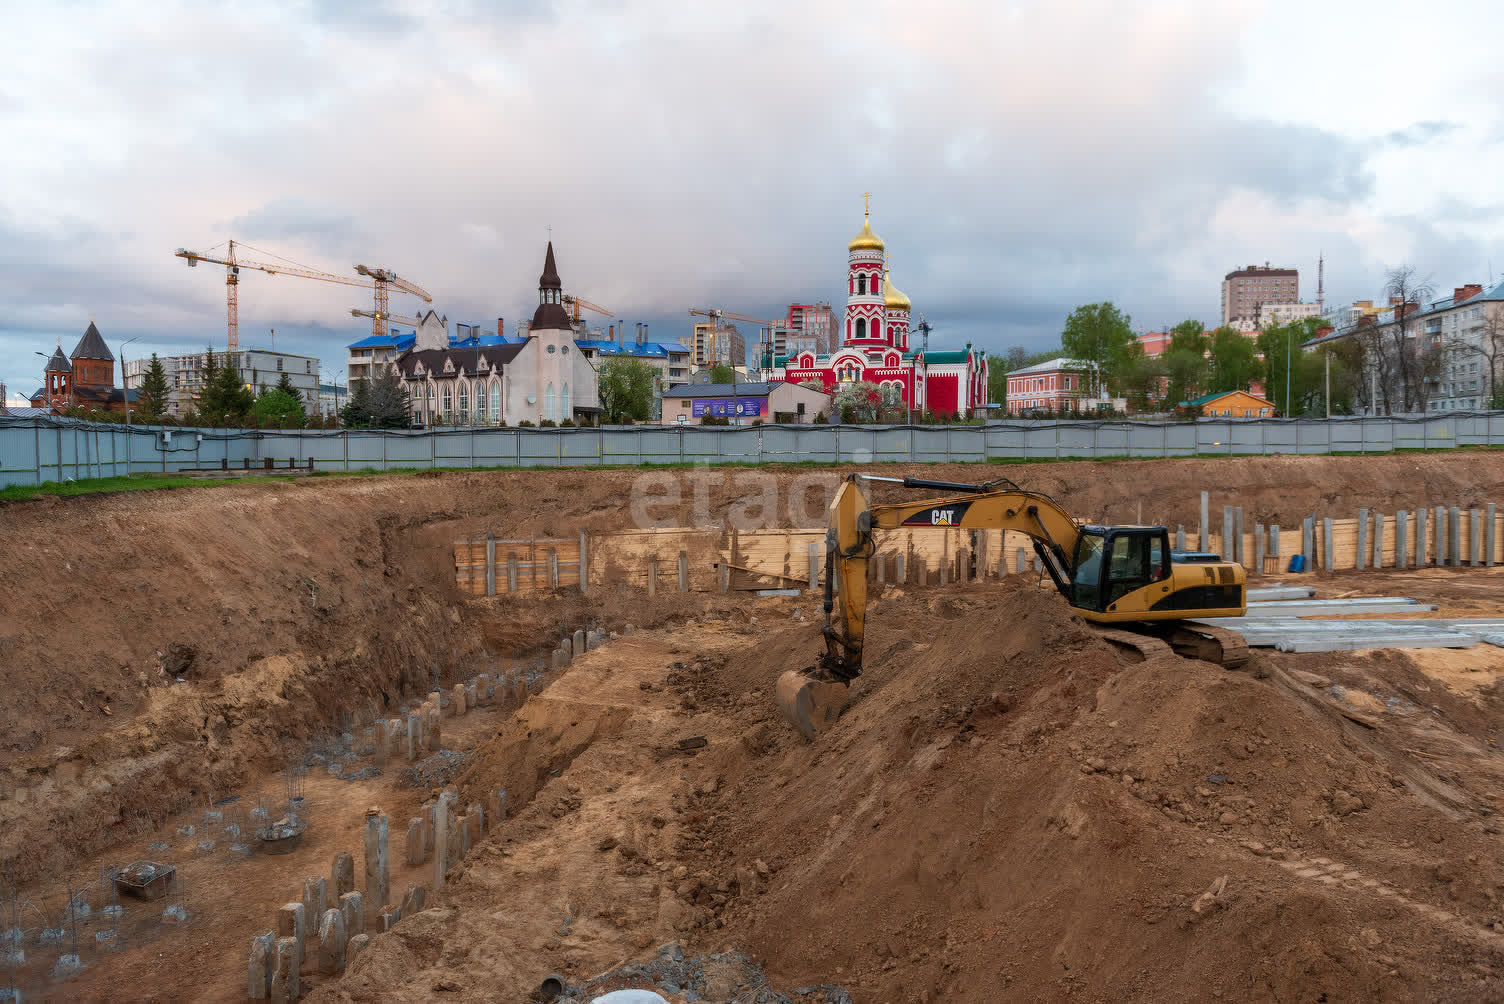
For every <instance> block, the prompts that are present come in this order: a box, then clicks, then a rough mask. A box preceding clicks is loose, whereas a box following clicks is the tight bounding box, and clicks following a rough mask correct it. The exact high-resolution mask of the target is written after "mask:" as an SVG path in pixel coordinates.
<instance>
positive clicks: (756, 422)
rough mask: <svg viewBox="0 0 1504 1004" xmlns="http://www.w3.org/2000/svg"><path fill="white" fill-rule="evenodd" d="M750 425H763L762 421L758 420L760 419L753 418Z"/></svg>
mask: <svg viewBox="0 0 1504 1004" xmlns="http://www.w3.org/2000/svg"><path fill="white" fill-rule="evenodd" d="M752 424H753V425H754V426H757V425H762V424H763V423H762V419H760V418H754V419H753V420H752Z"/></svg>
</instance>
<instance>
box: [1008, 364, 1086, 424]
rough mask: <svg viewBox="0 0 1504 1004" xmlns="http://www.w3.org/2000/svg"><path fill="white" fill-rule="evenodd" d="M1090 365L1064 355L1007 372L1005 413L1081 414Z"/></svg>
mask: <svg viewBox="0 0 1504 1004" xmlns="http://www.w3.org/2000/svg"><path fill="white" fill-rule="evenodd" d="M1090 369H1091V363H1087V362H1082V361H1080V360H1078V359H1067V358H1065V357H1064V356H1061V357H1058V358H1055V359H1050V360H1048V361H1046V362H1042V363H1035V364H1034V365H1033V366H1025V367H1024V368H1023V369H1017V370H1011V371H1009V373H1008V401H1007V405H1008V408H1007V410H1008V414H1010V415H1022V414H1024V413H1025V412H1030V411H1052V412H1056V413H1059V412H1062V411H1082V410H1084V408H1083V405H1085V404H1086V387H1087V385H1088V384H1089V383H1090V381H1089V380H1088V379H1087V377H1088V374H1087V372H1086V371H1087V370H1090Z"/></svg>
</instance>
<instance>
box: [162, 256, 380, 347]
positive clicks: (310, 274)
mask: <svg viewBox="0 0 1504 1004" xmlns="http://www.w3.org/2000/svg"><path fill="white" fill-rule="evenodd" d="M252 250H254V248H253V249H252ZM263 253H265V252H263ZM174 255H175V256H176V257H178V258H182V259H184V260H185V261H187V262H188V267H189V268H196V267H197V266H198V263H199V262H201V261H206V262H208V263H210V264H211V265H223V266H224V267H225V317H226V320H227V321H228V328H229V337H228V339H227V344H228V347H229V351H230V352H234V351H236V350H237V349H238V348H240V296H239V292H238V287H239V285H240V270H241V269H243V268H251V269H255V270H256V271H258V272H265V273H266V274H267V275H295V276H298V277H300V278H303V279H318V280H320V281H322V282H336V283H339V284H340V285H343V286H362V287H365V288H366V289H370V288H371V283H370V282H367V281H366V280H364V279H352V278H350V277H348V276H343V275H334V274H333V273H331V272H320V271H318V270H317V269H312V268H308V267H307V266H304V265H296V264H292V263H282V264H273V263H270V262H261V261H251V260H249V259H247V258H239V257H236V254H235V242H234V241H230V242H229V250H227V251H226V252H225V256H224V257H223V258H216V257H214V256H213V255H210V254H203V253H200V252H198V251H189V250H187V249H186V248H178V249H177V251H175V252H174Z"/></svg>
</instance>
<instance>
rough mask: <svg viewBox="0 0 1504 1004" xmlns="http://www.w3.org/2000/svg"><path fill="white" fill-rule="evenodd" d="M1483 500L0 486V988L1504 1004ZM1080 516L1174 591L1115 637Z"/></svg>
mask: <svg viewBox="0 0 1504 1004" xmlns="http://www.w3.org/2000/svg"><path fill="white" fill-rule="evenodd" d="M852 474H871V475H880V476H882V477H884V478H890V479H898V480H899V481H900V482H901V481H902V479H905V478H909V479H920V481H921V482H922V483H923V484H929V485H940V486H950V487H949V488H948V489H947V488H944V487H941V488H934V487H931V488H925V487H922V486H921V485H920V484H916V483H914V482H912V481H911V483H909V484H903V483H883V482H866V483H863V484H862V486H861V490H862V492H864V493H866V496H867V497H868V498H869V499H870V500H871V503H872V508H871V509H870V510H867V509H861V510H860V512H858V511H857V510H854V509H853V510H852V513H854V515H852V516H851V518H850V519H848V518H847V517H846V516H845V515H842V513H843V512H844V510H842V509H841V507H842V505H850V504H851V500H852V499H853V498H855V496H854V495H852V494H849V492H850V491H851V490H852V489H851V486H854V485H855V484H856V482H849V481H846V480H845V479H846V478H847V477H848V476H849V475H852ZM645 477H653V478H656V479H658V481H659V482H662V481H664V480H665V479H668V480H675V479H677V482H678V483H679V490H677V491H675V492H672V493H667V494H665V493H661V492H660V493H659V494H658V495H657V496H655V498H658V499H659V500H660V501H659V503H658V504H657V505H656V507H655V509H654V520H653V522H652V525H650V526H645V525H643V521H642V519H641V516H640V512H634V500H636V499H637V498H638V497H639V495H640V493H641V487H640V486H641V479H643V478H645ZM748 478H755V479H761V480H759V481H757V482H756V485H757V490H756V491H754V490H753V489H752V488H749V484H750V482H748V481H747V480H746V479H748ZM1005 479H1011V481H1012V482H1016V483H1017V484H1016V486H1014V485H1012V484H1011V482H1006V481H1005ZM981 482H989V484H990V487H989V488H988V489H987V490H986V491H984V492H982V493H978V494H976V495H975V496H974V501H972V500H971V497H969V496H967V495H966V494H965V493H964V492H961V491H960V488H958V487H957V486H961V487H965V486H967V485H975V484H978V483H981ZM999 485H1002V487H1001V488H999V487H998V486H999ZM1015 489H1016V490H1015ZM843 493H846V494H843ZM663 499H669V501H662V500H663ZM1015 499H1026V500H1033V501H1027V506H1028V508H1027V510H1026V511H1027V513H1028V515H1029V516H1030V517H1031V518H1033V519H1034V521H1035V523H1036V524H1037V525H1039V526H1040V527H1042V528H1043V529H1040V530H1038V531H1036V530H1033V529H1029V528H1028V527H1025V529H1023V530H1020V529H1019V526H1021V525H1023V524H1021V523H1020V522H1019V521H1020V520H1022V519H1023V513H1024V512H1025V509H1024V508H1021V505H1020V504H1019V503H1017V502H1016V501H1014V500H1015ZM1040 499H1043V500H1044V501H1039V500H1040ZM935 500H941V501H935ZM1501 501H1504V455H1501V454H1500V453H1499V452H1498V451H1495V450H1452V451H1447V452H1444V453H1413V454H1408V453H1401V454H1390V455H1382V456H1366V457H1358V456H1351V457H1343V456H1329V457H1322V456H1308V457H1294V456H1272V457H1243V458H1227V459H1212V458H1206V459H1198V458H1189V459H1164V460H1138V461H1109V462H1093V461H1065V462H1038V463H1027V464H1013V465H994V464H980V465H979V464H954V465H938V464H935V465H931V464H882V465H876V466H871V467H865V468H864V467H862V466H860V465H852V464H843V465H840V466H830V467H788V468H780V467H777V466H768V467H762V468H757V469H755V470H751V471H747V470H739V471H736V472H732V471H730V470H725V469H717V468H708V469H699V470H666V471H656V472H652V473H651V474H649V473H645V472H643V471H640V470H635V469H630V468H618V469H596V470H580V469H555V470H527V469H523V470H508V471H496V472H484V473H473V472H472V473H440V472H425V473H421V474H416V475H413V474H393V475H380V476H370V477H306V478H301V479H299V480H297V481H290V482H266V481H263V482H259V483H258V482H253V481H245V482H237V483H232V484H221V485H217V486H213V487H189V488H181V489H174V490H170V491H154V492H135V493H125V494H119V495H95V496H81V497H77V498H56V497H50V496H44V497H40V498H37V499H35V500H32V501H26V502H14V503H0V554H4V555H6V556H7V557H8V559H9V560H8V562H7V566H8V567H9V569H10V570H11V572H12V574H11V575H10V576H8V577H6V578H5V579H4V581H3V582H0V609H3V610H4V612H5V615H4V617H3V619H0V655H3V658H0V686H3V688H4V691H5V693H6V694H7V695H8V699H7V700H6V701H4V702H3V704H0V725H3V733H0V734H3V742H0V771H3V777H4V781H3V784H0V912H3V915H0V938H3V941H4V944H3V949H4V952H5V957H4V964H3V965H0V1000H62V999H71V1000H102V999H111V1000H144V999H152V1000H164V1001H189V1000H192V1001H205V1000H214V1001H228V1000H243V999H247V998H250V999H271V1000H294V999H302V998H308V999H310V1000H319V1001H390V1000H408V1001H419V1000H423V1001H427V1000H434V999H445V1000H456V1001H459V1000H477V1001H479V1000H508V1001H551V1000H560V1001H575V1002H586V1001H591V1000H593V999H594V998H595V997H597V996H600V995H603V994H605V993H608V992H610V991H613V990H619V989H642V990H650V991H653V992H654V993H656V994H658V995H659V996H660V997H661V998H662V999H663V1000H664V1001H668V1002H672V1004H691V1002H731V1001H736V1002H739V1004H747V1002H764V1004H767V1002H824V1004H837V1002H858V1004H865V1002H879V1004H880V1002H894V1004H898V1002H928V1004H933V1002H938V1001H998V1000H1013V999H1031V998H1032V999H1042V1000H1059V999H1071V1000H1080V1001H1116V1000H1142V1001H1151V1000H1152V1001H1205V1000H1222V1001H1297V1000H1298V1001H1344V1000H1383V1001H1438V1000H1439V1001H1480V1000H1501V999H1504V902H1501V896H1504V863H1501V862H1504V855H1501V853H1500V851H1501V836H1500V817H1499V812H1500V811H1501V809H1504V802H1501V799H1504V758H1501V754H1500V751H1499V748H1498V742H1499V740H1500V729H1501V723H1504V684H1501V682H1500V681H1501V677H1504V647H1500V645H1501V644H1504V591H1501V589H1500V586H1501V584H1504V532H1501V531H1504V526H1501V525H1500V524H1499V520H1500V516H1501V514H1499V513H1498V512H1497V510H1496V503H1498V502H1501ZM1047 503H1048V504H1047ZM989 505H992V506H994V509H991V510H989V509H988V508H987V506H989ZM905 507H907V508H905ZM968 507H969V508H968ZM1036 510H1037V511H1036ZM987 512H994V513H995V514H996V517H995V518H996V520H997V522H994V523H979V522H977V520H978V519H982V518H983V517H982V516H979V515H978V514H982V513H987ZM1052 513H1053V514H1055V516H1052V515H1051V514H1052ZM838 516H839V521H837V517H838ZM986 518H988V519H991V518H993V517H990V516H989V517H986ZM1052 518H1055V519H1056V523H1051V522H1050V519H1052ZM828 522H830V523H831V525H829V526H828V525H827V524H828ZM754 524H755V525H754ZM977 527H981V528H980V529H978V528H977ZM1160 527H1163V528H1164V532H1163V534H1162V535H1161V534H1160V533H1159V530H1158V528H1160ZM869 528H870V540H869ZM1062 534H1069V535H1070V536H1071V537H1072V538H1079V541H1084V542H1087V543H1080V542H1078V544H1077V546H1076V550H1075V554H1076V555H1077V557H1071V556H1070V553H1069V552H1071V548H1069V547H1066V548H1063V549H1062V548H1060V547H1057V546H1056V545H1057V544H1059V543H1060V542H1061V539H1062V538H1061V535H1062ZM1093 534H1097V535H1098V536H1099V537H1100V538H1101V540H1103V541H1105V542H1106V544H1105V547H1106V551H1107V553H1108V556H1109V557H1111V555H1112V554H1113V553H1114V552H1113V547H1114V541H1116V540H1125V541H1136V542H1138V543H1136V544H1134V545H1133V546H1142V547H1145V548H1148V549H1147V550H1144V551H1143V554H1144V558H1143V566H1142V567H1143V568H1145V569H1147V570H1148V572H1147V574H1148V581H1149V585H1147V586H1145V587H1144V589H1157V590H1162V591H1163V593H1164V594H1165V595H1166V596H1169V595H1171V594H1170V589H1171V587H1172V585H1173V586H1174V588H1176V589H1177V590H1178V589H1179V588H1180V586H1179V583H1180V581H1181V577H1182V575H1187V576H1189V575H1194V576H1196V577H1198V578H1197V581H1198V582H1199V581H1200V578H1199V577H1200V576H1201V575H1202V573H1203V571H1204V572H1205V583H1206V585H1204V586H1200V585H1198V586H1197V587H1196V591H1194V596H1195V597H1196V599H1195V602H1194V604H1193V603H1192V602H1191V600H1186V601H1185V602H1184V603H1181V604H1180V605H1179V607H1178V608H1176V612H1175V614H1174V617H1175V620H1174V621H1173V622H1171V621H1165V622H1164V623H1165V625H1167V626H1166V627H1165V630H1164V631H1161V632H1160V633H1159V634H1154V633H1143V632H1139V631H1137V630H1136V629H1135V623H1136V622H1137V621H1138V620H1140V619H1143V620H1148V619H1151V618H1152V617H1160V616H1162V613H1163V611H1164V610H1165V609H1167V608H1165V607H1164V604H1163V603H1161V604H1160V606H1159V607H1152V608H1151V607H1148V606H1145V607H1144V608H1143V610H1144V611H1149V610H1159V611H1161V613H1153V614H1151V613H1147V612H1145V613H1138V612H1135V611H1138V610H1139V608H1138V607H1136V606H1133V605H1132V602H1130V601H1131V600H1132V598H1133V596H1134V595H1136V594H1130V593H1127V592H1123V591H1120V590H1117V589H1115V588H1114V589H1112V591H1111V592H1109V588H1110V587H1112V586H1113V583H1114V582H1116V581H1117V580H1116V579H1115V578H1114V577H1113V576H1114V574H1115V572H1113V571H1111V570H1110V568H1111V569H1115V568H1116V566H1115V565H1112V566H1110V568H1109V565H1108V564H1104V565H1103V566H1102V568H1103V570H1104V571H1103V577H1102V579H1101V590H1102V591H1101V593H1100V595H1098V594H1096V593H1093V594H1092V595H1090V596H1088V595H1087V592H1086V587H1087V585H1088V584H1091V588H1092V589H1095V588H1096V585H1095V581H1096V580H1094V579H1093V580H1088V578H1087V572H1086V568H1087V566H1088V562H1087V561H1086V560H1085V559H1083V558H1081V557H1079V555H1081V554H1083V553H1085V551H1084V550H1083V548H1085V547H1086V546H1087V544H1088V543H1089V542H1090V539H1092V536H1093ZM848 537H853V539H857V540H858V542H859V546H853V545H851V544H850V543H849V542H848V540H847V538H848ZM832 542H834V544H835V545H836V547H835V548H834V549H833V545H832ZM1041 542H1043V543H1041ZM1045 545H1048V546H1045ZM1052 549H1053V550H1052ZM1171 553H1173V554H1174V556H1175V560H1174V562H1173V569H1172V563H1171V562H1170V560H1169V559H1170V554H1171ZM1058 555H1065V557H1063V558H1062V557H1058ZM1061 566H1064V567H1065V568H1066V571H1067V572H1068V573H1069V574H1068V575H1067V576H1066V581H1058V580H1059V577H1060V576H1061V574H1062V573H1061V571H1060V567H1061ZM852 569H855V572H852V571H851V570H852ZM853 575H857V576H859V578H853V577H852V576H853ZM1052 580H1056V581H1052ZM1160 582H1164V583H1165V585H1163V586H1160V585H1159V583H1160ZM1244 586H1246V599H1245V596H1244V593H1243V587H1244ZM1140 591H1142V590H1140ZM1190 592H1191V591H1188V595H1190ZM832 595H833V597H834V614H833V615H832V616H833V618H834V621H833V623H835V624H836V627H834V628H833V629H832V630H830V631H825V630H823V629H824V628H825V627H826V625H827V612H826V610H827V603H828V602H830V599H829V598H830V597H832ZM854 597H855V598H856V599H859V600H860V601H861V602H860V603H856V604H855V605H853V604H854V603H855V600H854ZM1234 600H1236V605H1237V607H1238V609H1237V610H1236V611H1234V612H1231V613H1229V611H1228V610H1227V609H1226V606H1227V605H1228V604H1232V603H1233V602H1234ZM1245 602H1246V610H1245V609H1243V608H1244V605H1245ZM1118 607H1121V608H1122V609H1121V610H1119V609H1118ZM1130 622H1134V623H1130ZM812 667H817V670H816V672H815V673H814V675H811V674H810V673H809V672H807V671H809V670H810V669H811V668H812ZM853 669H856V670H859V671H860V672H859V675H855V674H853V673H852V672H851V671H852V670H853ZM790 681H793V683H792V684H791V683H790ZM790 687H793V688H795V690H794V691H791V690H790V689H789V688H790ZM836 691H838V692H839V694H838V696H836V697H833V698H828V695H829V694H831V693H835V692H836ZM790 693H794V694H795V696H794V698H793V699H792V700H790V698H789V695H790ZM799 702H803V703H802V704H799ZM790 704H799V706H800V708H802V712H801V713H802V714H804V717H803V718H802V719H801V718H800V717H799V714H792V715H791V714H790V711H789V707H790Z"/></svg>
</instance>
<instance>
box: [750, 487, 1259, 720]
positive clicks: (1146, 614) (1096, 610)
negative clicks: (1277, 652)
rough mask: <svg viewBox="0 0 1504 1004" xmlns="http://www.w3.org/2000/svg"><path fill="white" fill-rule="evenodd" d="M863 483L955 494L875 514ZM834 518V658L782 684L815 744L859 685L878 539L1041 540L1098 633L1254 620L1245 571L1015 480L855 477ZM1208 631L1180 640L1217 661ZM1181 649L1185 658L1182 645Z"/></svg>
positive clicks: (1070, 597) (829, 590)
mask: <svg viewBox="0 0 1504 1004" xmlns="http://www.w3.org/2000/svg"><path fill="white" fill-rule="evenodd" d="M859 480H866V481H879V482H891V483H895V484H901V485H904V486H905V487H909V488H930V489H935V490H938V491H946V492H950V493H951V494H948V495H945V496H943V497H940V498H932V499H926V500H924V501H919V502H901V503H894V504H885V505H876V506H874V505H869V504H868V502H867V497H866V495H865V494H864V493H863V492H862V490H861V487H860V486H859V484H858V481H859ZM827 515H828V527H827V529H826V533H825V597H824V606H825V626H824V628H823V629H822V630H823V634H824V639H825V651H824V652H823V653H822V654H821V656H820V658H819V661H818V664H817V665H816V666H813V667H810V668H809V669H806V670H804V671H803V672H792V671H790V672H787V673H784V674H783V676H781V677H780V678H779V680H778V683H777V686H776V692H777V695H778V702H779V706H780V707H781V708H782V710H783V713H784V717H785V718H787V719H788V720H789V721H790V723H791V724H793V725H794V727H795V728H797V729H798V730H799V731H800V732H801V733H802V734H804V735H805V736H806V737H807V738H812V737H813V736H814V735H815V734H816V733H817V732H819V731H820V730H821V729H823V728H825V727H826V726H828V725H829V724H830V723H831V722H833V721H834V720H835V719H836V717H838V716H839V715H840V713H841V711H842V709H843V708H844V706H845V702H846V699H847V696H848V695H849V691H850V685H851V682H852V681H853V680H855V679H856V678H857V677H858V676H860V675H861V672H862V648H863V643H864V639H865V636H866V615H867V563H868V561H869V560H870V559H871V557H872V555H873V554H874V553H876V550H877V545H876V542H875V540H874V537H873V533H874V531H877V530H897V529H901V528H916V527H919V528H930V529H961V530H969V529H975V530H982V529H986V530H1013V531H1016V532H1018V533H1022V534H1024V535H1026V536H1027V537H1028V538H1029V539H1030V540H1031V541H1032V543H1033V545H1034V551H1035V553H1036V554H1037V555H1038V556H1039V560H1040V563H1041V565H1042V566H1043V568H1044V569H1045V571H1047V572H1048V573H1049V575H1050V579H1051V581H1052V582H1053V583H1054V585H1055V588H1056V589H1057V590H1059V591H1060V593H1061V595H1062V596H1064V597H1065V599H1066V602H1067V603H1069V604H1070V605H1071V606H1072V607H1073V608H1075V610H1076V612H1077V613H1079V614H1080V615H1081V616H1082V617H1084V618H1085V619H1086V620H1088V621H1091V622H1093V623H1096V624H1113V623H1119V622H1133V623H1140V622H1163V623H1162V624H1161V625H1160V627H1161V630H1160V633H1161V634H1165V633H1169V632H1167V631H1166V630H1164V629H1166V628H1168V629H1170V630H1171V631H1178V630H1179V629H1178V628H1177V626H1176V625H1177V624H1178V622H1180V621H1182V620H1184V619H1186V618H1190V617H1228V616H1242V614H1243V612H1244V610H1245V602H1244V588H1243V586H1244V572H1243V569H1242V567H1241V566H1239V565H1237V564H1235V563H1232V562H1222V561H1215V560H1208V558H1209V557H1214V556H1205V555H1185V554H1172V552H1171V551H1170V546H1169V535H1168V533H1167V532H1166V530H1165V528H1164V527H1143V526H1129V527H1108V526H1093V525H1086V524H1082V523H1080V522H1078V521H1077V520H1075V519H1074V518H1073V517H1072V516H1071V515H1070V513H1068V512H1067V511H1066V510H1065V509H1064V508H1063V507H1062V506H1061V505H1060V504H1059V503H1058V502H1056V501H1055V500H1054V499H1052V498H1050V497H1049V496H1048V495H1045V494H1043V493H1040V492H1034V491H1029V490H1027V489H1024V488H1020V487H1019V486H1018V485H1016V484H1014V483H1013V482H1011V481H1008V480H1006V479H1004V480H1000V481H994V482H989V483H986V484H980V485H967V484H958V483H955V482H947V481H928V480H924V479H920V478H882V477H874V476H871V475H858V474H853V475H850V476H849V477H848V478H847V479H846V480H845V481H844V482H843V483H842V485H841V487H840V489H839V490H838V491H837V492H836V496H835V498H834V499H833V500H832V501H831V504H830V508H829V510H828V512H827ZM1205 630H1206V629H1198V633H1192V632H1185V631H1179V633H1180V634H1186V635H1193V637H1192V638H1190V639H1189V640H1187V641H1186V642H1185V645H1186V646H1187V647H1189V648H1190V650H1191V651H1194V652H1196V653H1198V654H1199V653H1203V652H1207V651H1210V650H1211V648H1210V647H1209V642H1208V639H1207V638H1206V637H1205ZM1111 633H1112V634H1113V635H1123V634H1124V632H1111ZM1119 643H1121V642H1119ZM1171 644H1172V645H1174V647H1176V648H1177V649H1182V645H1181V644H1178V643H1176V642H1175V641H1174V640H1173V639H1172V641H1171ZM1245 652H1246V650H1245ZM1202 657H1205V656H1204V655H1203V656H1202ZM1244 658H1246V654H1245V655H1244Z"/></svg>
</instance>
